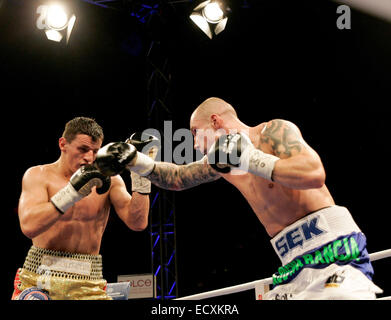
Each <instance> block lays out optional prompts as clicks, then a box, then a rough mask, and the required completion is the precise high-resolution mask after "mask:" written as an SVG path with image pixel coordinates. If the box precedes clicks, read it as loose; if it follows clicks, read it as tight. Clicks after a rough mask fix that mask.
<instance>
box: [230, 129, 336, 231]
mask: <svg viewBox="0 0 391 320" xmlns="http://www.w3.org/2000/svg"><path fill="white" fill-rule="evenodd" d="M264 126H265V124H264V123H263V124H261V125H259V130H257V131H258V132H259V136H257V137H254V138H253V139H252V142H253V144H254V146H255V147H256V148H258V149H260V150H262V151H263V152H266V153H270V154H272V153H273V152H272V150H271V148H270V145H268V144H266V143H264V142H262V141H264V140H263V139H262V133H261V132H262V129H263V128H264ZM280 157H281V158H282V159H283V158H284V156H280ZM222 177H223V178H224V179H225V180H227V181H228V182H229V183H231V184H233V185H234V186H235V187H236V188H237V189H238V190H239V191H240V192H241V193H242V195H243V196H244V197H245V198H246V200H247V201H248V203H249V204H250V206H251V208H252V209H253V210H254V212H255V214H256V215H257V217H258V219H259V220H260V222H261V223H262V224H263V225H264V227H265V229H266V231H267V233H268V234H269V235H270V236H271V237H272V236H274V235H275V234H277V233H278V232H280V231H281V230H282V229H284V228H285V227H286V226H288V225H290V224H292V223H293V222H295V221H296V220H298V219H300V218H302V217H303V216H305V215H307V214H309V213H311V212H314V211H316V210H319V209H321V208H325V207H328V206H331V205H334V204H335V203H334V200H333V198H332V196H331V194H330V193H329V191H328V189H327V187H326V185H324V186H323V187H321V188H319V189H306V190H294V189H291V188H287V187H284V186H282V185H281V184H278V183H274V182H270V181H267V180H265V179H263V178H261V177H258V176H256V175H253V174H249V173H244V172H242V174H240V175H233V174H222Z"/></svg>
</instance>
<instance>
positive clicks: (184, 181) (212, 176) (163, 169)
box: [147, 162, 220, 190]
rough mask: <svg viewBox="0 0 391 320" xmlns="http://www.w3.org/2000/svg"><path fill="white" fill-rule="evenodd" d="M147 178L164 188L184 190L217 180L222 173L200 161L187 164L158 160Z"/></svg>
mask: <svg viewBox="0 0 391 320" xmlns="http://www.w3.org/2000/svg"><path fill="white" fill-rule="evenodd" d="M147 178H148V179H149V180H151V182H152V183H153V184H155V185H156V186H158V187H161V188H163V189H169V190H184V189H189V188H192V187H195V186H198V185H200V184H202V183H206V182H211V181H215V180H217V179H219V178H220V175H219V174H218V173H216V172H215V171H214V170H213V169H212V168H211V167H210V166H209V165H205V164H203V163H200V162H193V163H190V164H187V165H176V164H173V163H167V162H158V163H156V166H155V169H154V170H153V171H152V173H151V174H150V175H148V177H147Z"/></svg>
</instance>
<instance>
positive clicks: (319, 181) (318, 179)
mask: <svg viewBox="0 0 391 320" xmlns="http://www.w3.org/2000/svg"><path fill="white" fill-rule="evenodd" d="M305 180H306V183H305V184H306V186H307V188H308V189H319V188H322V187H323V186H324V184H325V182H326V173H325V171H324V168H323V166H321V165H320V166H318V167H317V168H315V169H314V170H312V171H311V172H310V173H309V174H308V175H307V177H306V179H305Z"/></svg>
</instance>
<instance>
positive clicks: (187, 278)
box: [0, 0, 391, 299]
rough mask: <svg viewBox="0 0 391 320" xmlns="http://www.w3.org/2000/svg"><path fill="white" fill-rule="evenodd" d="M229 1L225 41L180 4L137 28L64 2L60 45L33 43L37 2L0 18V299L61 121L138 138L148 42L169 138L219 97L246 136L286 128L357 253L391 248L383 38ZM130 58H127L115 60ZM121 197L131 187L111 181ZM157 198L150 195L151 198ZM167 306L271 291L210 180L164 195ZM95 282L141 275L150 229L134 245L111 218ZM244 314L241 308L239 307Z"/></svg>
mask: <svg viewBox="0 0 391 320" xmlns="http://www.w3.org/2000/svg"><path fill="white" fill-rule="evenodd" d="M248 2H249V3H250V5H251V7H250V8H243V7H241V6H240V5H239V3H240V1H231V8H232V13H231V16H230V18H229V21H228V24H227V27H226V29H225V30H224V32H223V33H221V34H220V35H219V36H218V37H216V38H215V39H214V40H213V41H211V40H209V39H208V38H207V37H206V36H205V35H204V34H202V33H201V32H200V31H199V30H198V29H197V28H196V27H195V26H194V25H193V24H192V22H191V21H190V20H189V18H188V14H189V13H190V10H191V8H192V7H193V6H194V5H193V4H192V3H190V4H189V3H180V4H177V5H175V6H174V7H170V6H168V7H165V9H164V10H163V9H162V10H161V15H162V21H160V20H159V19H157V22H156V23H154V24H151V25H150V26H147V25H146V24H142V23H140V22H139V21H138V20H137V19H136V18H134V17H131V16H130V15H129V14H125V13H121V12H116V11H113V10H109V9H104V8H100V7H97V6H93V5H90V4H87V3H85V2H83V1H74V2H73V5H74V10H75V12H76V14H77V22H76V25H75V28H74V31H73V33H72V36H71V40H70V43H69V44H68V46H64V45H59V44H57V43H53V42H49V41H47V40H46V39H45V36H44V34H43V33H42V32H40V31H39V30H37V29H36V28H35V21H36V18H37V14H36V7H37V6H38V4H40V2H39V1H31V0H30V1H27V0H26V1H22V0H14V1H4V2H3V5H2V7H1V8H0V75H1V78H2V81H1V87H0V93H1V98H0V106H1V111H2V117H1V122H2V123H1V124H2V125H1V127H2V137H3V139H2V141H3V149H2V159H3V168H4V169H3V172H2V173H3V175H4V179H3V184H4V186H5V187H4V188H3V202H4V209H3V212H2V215H3V223H2V230H3V237H4V239H3V241H2V245H3V250H2V251H3V252H2V255H3V257H2V264H3V268H4V272H3V273H2V283H3V294H4V295H5V296H4V299H8V298H9V297H10V295H11V293H12V289H13V278H14V274H15V272H16V269H17V268H18V267H20V266H22V264H23V261H24V258H25V255H26V253H27V250H28V248H29V246H30V244H31V242H30V240H28V239H27V238H26V237H24V236H23V234H22V233H21V230H20V227H19V223H18V219H17V212H16V208H17V203H18V198H19V195H20V188H21V179H22V176H23V173H24V172H25V170H26V169H28V168H29V167H31V166H33V165H37V164H42V163H48V162H52V161H55V160H56V159H57V158H58V157H59V150H58V146H57V141H58V138H59V137H60V135H61V134H62V131H63V128H64V125H65V122H66V121H68V120H70V119H71V118H73V117H75V116H89V117H93V118H95V119H96V120H97V122H98V123H100V124H101V125H102V127H103V129H104V131H105V142H109V141H113V140H123V139H125V138H126V137H127V136H128V135H129V134H130V133H132V132H134V131H138V130H143V129H145V128H147V126H148V124H149V123H150V122H148V117H147V111H148V99H147V94H148V93H147V89H146V88H147V80H148V72H149V66H148V64H147V62H146V58H145V57H146V54H147V51H148V48H149V44H150V40H151V39H152V38H155V39H160V41H161V47H162V48H163V52H164V54H165V55H166V57H168V61H169V70H170V74H171V77H172V78H171V79H172V80H171V89H170V95H169V103H170V108H171V111H172V112H171V114H170V115H168V116H167V118H164V117H161V118H160V119H158V121H160V124H159V125H161V126H162V123H163V121H164V120H172V121H173V130H176V129H179V128H188V123H189V117H190V115H191V112H192V110H193V109H194V108H195V107H196V106H197V105H198V104H199V103H201V102H202V101H203V100H204V99H205V98H208V97H210V96H217V97H221V98H223V99H225V100H227V101H228V102H229V103H231V104H232V105H233V106H234V107H235V108H236V109H237V111H238V115H239V118H240V119H241V120H242V121H243V122H244V123H246V124H248V125H250V126H255V125H257V124H259V123H261V122H264V121H268V120H270V119H273V118H283V119H287V120H290V121H293V122H294V123H296V124H297V125H298V126H299V127H300V129H301V131H302V134H303V136H304V139H305V140H306V141H307V142H308V143H309V144H310V145H311V146H312V147H313V148H314V149H315V150H317V152H318V153H319V154H320V156H321V158H322V161H323V164H324V166H325V169H326V172H327V181H326V184H327V186H328V188H329V189H330V191H331V193H332V194H333V196H334V198H335V201H336V203H337V204H339V205H343V206H346V207H347V208H348V209H349V210H350V211H351V212H352V214H353V216H354V218H355V220H356V221H357V223H358V225H359V226H360V228H361V229H362V230H363V232H364V233H365V234H366V236H367V238H368V251H369V252H370V253H371V252H376V251H380V250H384V249H388V248H390V247H391V245H390V240H389V235H390V232H389V230H390V225H389V221H390V218H389V215H390V210H389V203H388V202H389V183H388V181H389V180H390V172H389V160H390V146H389V143H390V141H389V138H390V135H389V119H388V112H387V111H388V109H389V107H390V103H389V98H388V95H389V93H390V92H391V84H390V81H389V78H390V76H389V75H390V71H391V62H390V61H391V60H390V59H389V57H390V55H391V45H390V41H389V40H390V36H391V25H390V24H387V23H385V22H382V21H380V20H377V19H375V18H372V17H369V16H367V15H365V14H362V13H359V12H356V11H353V12H352V29H351V30H339V29H338V28H337V27H336V20H337V17H338V14H337V13H336V8H337V6H338V5H337V4H335V3H334V2H331V1H316V2H315V1H309V0H308V1H294V2H293V1H248ZM124 44H126V45H127V48H128V49H127V50H125V49H124ZM123 178H124V180H125V182H126V183H127V184H128V185H129V186H130V178H129V177H128V176H127V175H126V174H123ZM156 190H157V189H156V188H155V187H154V192H156ZM175 197H176V225H177V230H176V232H177V263H178V295H179V296H184V295H188V294H193V293H197V292H203V291H207V290H211V289H217V288H221V287H226V286H229V285H234V284H239V283H243V282H247V281H253V280H255V279H262V278H266V277H269V276H270V275H271V273H273V272H275V271H276V268H277V267H278V266H279V261H278V258H277V257H276V255H275V254H274V252H273V250H272V248H271V246H270V243H269V240H270V239H269V237H268V236H267V234H266V232H265V231H264V229H263V227H262V226H261V225H260V224H259V222H258V220H257V219H256V217H255V215H254V214H253V213H252V211H251V208H250V207H249V205H248V204H247V202H246V201H245V200H244V198H243V197H242V196H241V195H240V194H239V192H238V191H237V190H235V188H234V187H233V186H231V185H229V184H228V183H226V182H225V181H217V182H214V183H211V184H208V185H203V186H200V187H197V188H195V189H191V190H186V191H182V192H180V193H177V194H176V196H175ZM101 253H102V255H103V261H104V275H105V277H106V279H107V280H108V281H109V282H115V281H116V280H117V275H118V274H133V273H148V272H151V270H150V262H151V258H150V237H149V230H146V231H143V232H139V233H137V232H133V231H130V230H128V229H127V228H126V226H125V225H124V224H123V223H122V222H121V221H120V220H119V218H118V217H117V216H116V214H115V213H114V212H112V214H111V216H110V219H109V223H108V226H107V230H106V233H105V235H104V237H103V242H102V248H101ZM389 265H390V263H389V261H388V260H387V259H386V260H383V261H378V262H375V263H374V268H375V278H374V280H375V282H376V283H377V284H378V285H380V286H381V287H382V288H383V289H384V290H385V295H390V294H391V282H390V280H389V276H388V274H387V269H388V268H389ZM241 297H243V298H246V299H253V293H252V292H251V293H248V294H243V295H239V296H238V299H239V298H241Z"/></svg>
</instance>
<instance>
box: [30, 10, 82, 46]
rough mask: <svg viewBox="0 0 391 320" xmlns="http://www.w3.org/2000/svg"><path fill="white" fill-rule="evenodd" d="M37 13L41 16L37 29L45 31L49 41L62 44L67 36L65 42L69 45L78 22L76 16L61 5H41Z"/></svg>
mask: <svg viewBox="0 0 391 320" xmlns="http://www.w3.org/2000/svg"><path fill="white" fill-rule="evenodd" d="M37 13H38V14H39V15H40V16H39V17H38V19H37V23H36V25H37V28H38V29H39V30H44V31H45V34H46V37H47V38H48V39H49V40H52V41H56V42H60V41H61V40H62V39H63V38H64V36H65V42H66V43H68V41H69V38H70V36H71V33H72V29H73V26H74V25H75V21H76V16H75V15H74V14H69V13H68V12H67V10H66V9H65V7H64V6H63V5H61V4H59V3H51V4H48V5H40V6H39V7H38V8H37Z"/></svg>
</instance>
